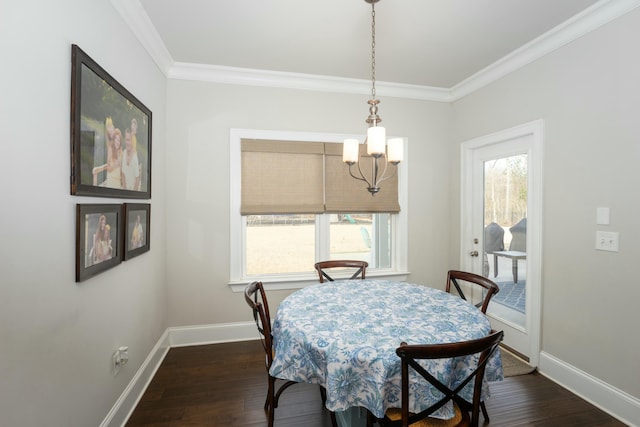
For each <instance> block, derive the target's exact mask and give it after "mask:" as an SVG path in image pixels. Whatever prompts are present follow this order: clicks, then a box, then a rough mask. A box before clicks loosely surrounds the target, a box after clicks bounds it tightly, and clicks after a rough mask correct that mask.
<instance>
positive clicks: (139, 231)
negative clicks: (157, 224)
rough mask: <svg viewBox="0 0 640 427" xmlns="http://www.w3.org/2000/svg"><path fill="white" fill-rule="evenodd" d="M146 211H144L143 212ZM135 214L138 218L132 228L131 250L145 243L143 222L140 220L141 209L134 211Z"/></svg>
mask: <svg viewBox="0 0 640 427" xmlns="http://www.w3.org/2000/svg"><path fill="white" fill-rule="evenodd" d="M143 213H144V212H143ZM132 214H133V215H135V217H136V220H135V222H134V223H133V226H132V230H131V233H130V236H131V237H130V238H129V250H133V249H138V248H141V247H142V246H143V245H144V230H143V228H142V222H141V220H140V213H139V211H134V212H132Z"/></svg>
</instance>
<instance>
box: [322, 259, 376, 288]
mask: <svg viewBox="0 0 640 427" xmlns="http://www.w3.org/2000/svg"><path fill="white" fill-rule="evenodd" d="M368 266H369V263H368V262H366V261H354V260H333V261H319V262H316V264H315V269H316V271H317V272H318V277H319V278H320V283H323V282H324V281H325V280H327V281H329V282H333V281H334V280H335V279H334V277H337V276H335V274H336V273H338V274H344V273H347V276H346V277H347V278H349V279H357V278H358V277H360V278H361V279H363V280H364V278H365V274H366V272H367V267H368ZM353 269H355V272H354V273H352V274H351V276H350V277H349V276H348V274H349V273H351V272H352V271H353ZM327 270H331V271H332V273H331V274H333V275H334V277H331V276H329V274H328V273H327Z"/></svg>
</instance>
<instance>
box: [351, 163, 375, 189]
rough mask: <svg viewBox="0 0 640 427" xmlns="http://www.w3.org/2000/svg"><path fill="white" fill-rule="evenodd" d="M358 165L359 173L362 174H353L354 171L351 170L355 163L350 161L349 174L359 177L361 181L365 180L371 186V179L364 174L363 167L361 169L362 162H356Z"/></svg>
mask: <svg viewBox="0 0 640 427" xmlns="http://www.w3.org/2000/svg"><path fill="white" fill-rule="evenodd" d="M355 163H356V164H357V165H358V173H359V174H360V176H355V175H354V174H353V171H352V170H351V166H353V163H349V175H351V177H352V178H355V179H358V180H360V181H364V182H366V183H367V185H368V186H369V187H371V183H370V182H369V180H368V179H367V178H365V176H364V174H363V173H362V169H360V162H359V161H358V162H355Z"/></svg>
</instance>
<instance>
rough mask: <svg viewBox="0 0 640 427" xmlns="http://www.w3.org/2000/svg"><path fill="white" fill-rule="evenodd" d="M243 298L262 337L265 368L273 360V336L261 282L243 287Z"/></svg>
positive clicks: (267, 304) (267, 305) (268, 366)
mask: <svg viewBox="0 0 640 427" xmlns="http://www.w3.org/2000/svg"><path fill="white" fill-rule="evenodd" d="M244 299H245V301H246V302H247V304H248V305H249V307H251V309H252V310H253V319H254V320H255V322H256V326H257V327H258V332H259V333H260V336H261V339H262V347H264V351H265V353H266V356H267V359H266V364H267V370H269V368H270V367H271V363H272V362H273V337H272V336H271V315H270V314H269V303H268V302H267V295H266V294H265V292H264V287H263V286H262V282H251V283H250V284H248V285H247V287H245V288H244Z"/></svg>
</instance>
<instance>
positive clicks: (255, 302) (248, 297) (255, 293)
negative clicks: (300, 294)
mask: <svg viewBox="0 0 640 427" xmlns="http://www.w3.org/2000/svg"><path fill="white" fill-rule="evenodd" d="M244 299H245V301H246V302H247V304H248V305H249V307H251V309H252V311H253V319H254V320H255V322H256V326H257V327H258V332H259V334H260V338H261V340H262V347H263V348H264V351H265V356H266V358H265V364H266V368H267V380H268V388H267V398H266V400H265V402H264V410H265V411H266V412H267V416H268V423H269V427H273V421H274V418H275V408H277V407H278V400H279V399H280V395H281V394H282V392H283V391H285V390H286V389H287V388H289V387H291V386H292V385H294V384H297V382H296V381H285V380H279V381H285V382H284V383H283V384H281V385H280V386H279V387H277V388H276V380H278V378H276V377H274V376H272V375H271V374H270V373H269V369H271V364H272V363H273V355H274V348H273V336H272V335H271V314H270V313H269V303H268V301H267V295H266V293H265V291H264V286H262V282H251V283H250V284H249V285H247V286H246V287H245V289H244ZM320 394H321V397H322V403H323V404H324V403H325V402H326V400H327V399H326V393H325V390H324V388H323V387H320ZM331 425H332V426H333V427H337V421H336V416H335V413H334V412H331Z"/></svg>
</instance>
